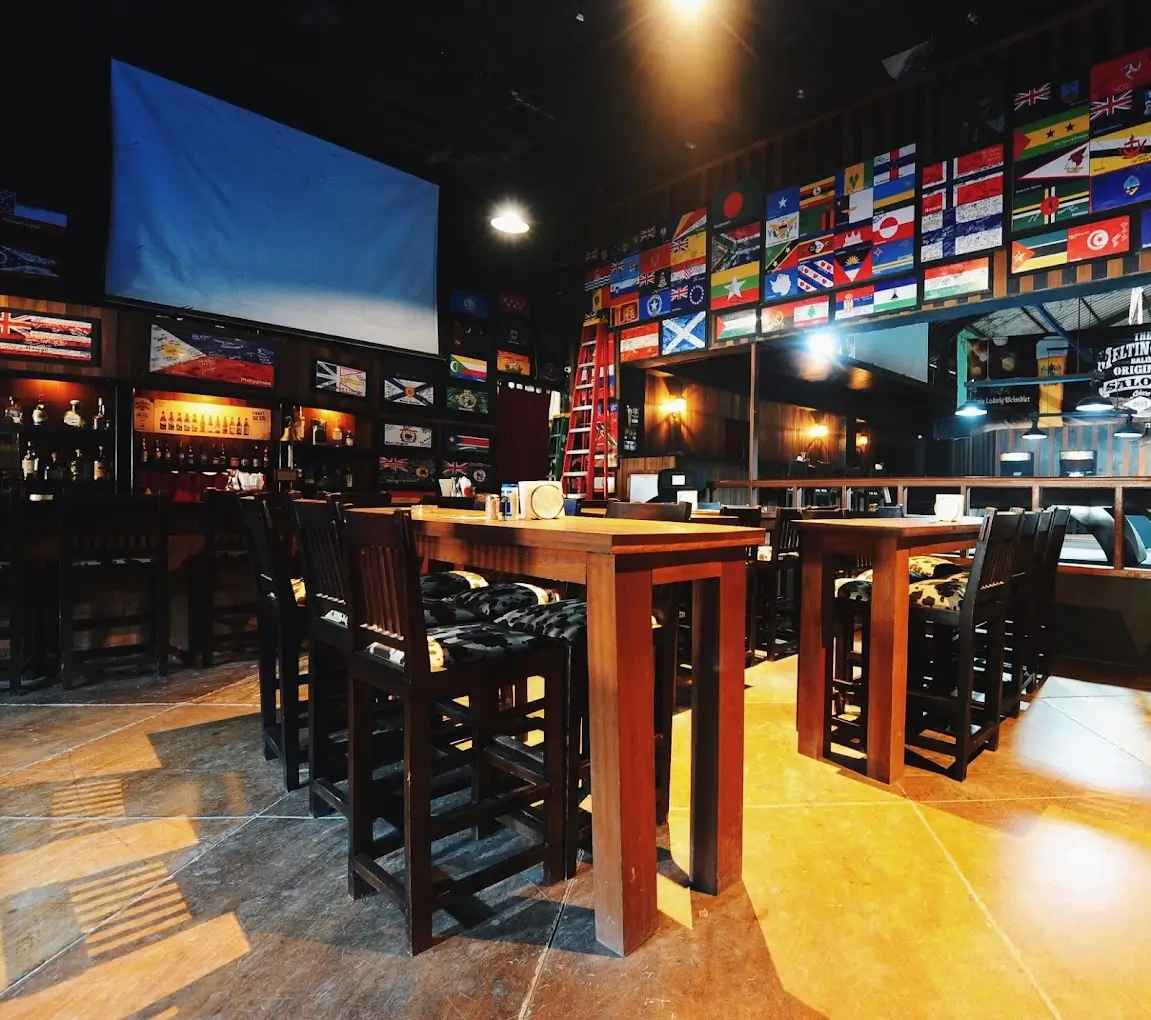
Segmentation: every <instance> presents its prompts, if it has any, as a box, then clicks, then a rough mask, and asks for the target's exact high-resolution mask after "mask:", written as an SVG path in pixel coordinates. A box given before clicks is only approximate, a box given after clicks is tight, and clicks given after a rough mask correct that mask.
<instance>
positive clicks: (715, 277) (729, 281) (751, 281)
mask: <svg viewBox="0 0 1151 1020" xmlns="http://www.w3.org/2000/svg"><path fill="white" fill-rule="evenodd" d="M759 283H760V274H759V260H758V259H756V260H755V261H754V262H748V263H745V264H744V265H742V266H734V267H732V268H731V269H724V270H722V271H720V272H718V273H712V274H711V307H712V308H713V309H720V308H734V307H736V306H738V305H746V304H755V303H758V301H759ZM665 353H666V352H665Z"/></svg>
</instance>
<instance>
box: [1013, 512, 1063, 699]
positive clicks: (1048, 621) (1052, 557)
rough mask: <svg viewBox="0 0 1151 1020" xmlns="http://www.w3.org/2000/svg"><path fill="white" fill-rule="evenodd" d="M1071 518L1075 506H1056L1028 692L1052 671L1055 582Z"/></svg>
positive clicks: (1041, 576) (1037, 608)
mask: <svg viewBox="0 0 1151 1020" xmlns="http://www.w3.org/2000/svg"><path fill="white" fill-rule="evenodd" d="M1070 520H1071V508H1070V507H1066V506H1059V507H1055V508H1054V509H1053V510H1052V512H1051V529H1050V530H1049V531H1048V533H1047V544H1046V546H1045V548H1044V550H1043V565H1042V567H1041V569H1040V572H1039V579H1038V583H1037V590H1038V595H1037V598H1036V600H1035V607H1034V609H1035V613H1034V617H1033V624H1032V625H1033V640H1032V642H1031V645H1030V648H1029V655H1030V656H1031V660H1032V661H1031V663H1030V664H1029V665H1028V666H1026V667H1025V669H1026V676H1025V678H1024V681H1023V690H1024V693H1025V694H1030V693H1032V692H1033V691H1034V690H1035V689H1036V688H1038V687H1039V685H1040V684H1041V683H1043V681H1044V680H1046V679H1047V677H1048V676H1050V675H1051V649H1052V646H1053V640H1052V639H1053V637H1054V630H1053V628H1054V626H1055V586H1056V583H1057V582H1058V579H1059V558H1060V556H1062V555H1063V539H1064V537H1065V536H1066V535H1067V524H1068V522H1069V521H1070Z"/></svg>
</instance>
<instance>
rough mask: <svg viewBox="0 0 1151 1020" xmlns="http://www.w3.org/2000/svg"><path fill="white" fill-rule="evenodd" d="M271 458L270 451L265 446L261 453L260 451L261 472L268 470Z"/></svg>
mask: <svg viewBox="0 0 1151 1020" xmlns="http://www.w3.org/2000/svg"><path fill="white" fill-rule="evenodd" d="M271 456H272V454H271V451H270V450H269V449H268V448H267V447H266V446H265V447H264V449H263V450H262V451H260V470H261V471H267V470H268V468H270V467H271V466H272V460H271Z"/></svg>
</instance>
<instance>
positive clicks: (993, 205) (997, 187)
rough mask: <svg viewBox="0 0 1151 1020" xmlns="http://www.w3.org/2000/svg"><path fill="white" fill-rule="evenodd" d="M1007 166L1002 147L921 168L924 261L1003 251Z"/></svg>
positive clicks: (989, 147)
mask: <svg viewBox="0 0 1151 1020" xmlns="http://www.w3.org/2000/svg"><path fill="white" fill-rule="evenodd" d="M1003 163H1004V151H1003V146H1002V145H992V146H988V147H986V148H983V149H979V150H978V151H976V152H971V153H967V154H966V155H963V156H957V157H955V158H954V159H951V160H944V161H943V162H942V163H932V164H930V165H928V166H926V167H924V168H923V194H922V196H921V198H920V218H919V232H920V249H919V258H920V261H921V262H941V261H943V260H944V259H949V258H955V257H957V256H961V255H970V254H974V253H976V252H981V251H989V250H991V249H992V248H998V247H1000V246H1002V244H1003V218H1004V189H1003Z"/></svg>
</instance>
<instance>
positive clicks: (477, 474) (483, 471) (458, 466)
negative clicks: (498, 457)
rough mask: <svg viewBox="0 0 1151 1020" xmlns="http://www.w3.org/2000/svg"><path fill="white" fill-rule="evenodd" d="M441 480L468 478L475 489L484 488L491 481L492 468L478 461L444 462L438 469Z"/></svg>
mask: <svg viewBox="0 0 1151 1020" xmlns="http://www.w3.org/2000/svg"><path fill="white" fill-rule="evenodd" d="M440 477H441V478H464V477H466V478H470V479H471V480H472V481H473V482H475V484H476V487H477V488H480V489H482V488H484V486H486V485H487V484H488V483H489V482H490V481H491V480H492V466H491V465H490V464H486V463H484V462H483V461H478V460H445V461H444V463H443V466H442V467H441V468H440Z"/></svg>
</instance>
